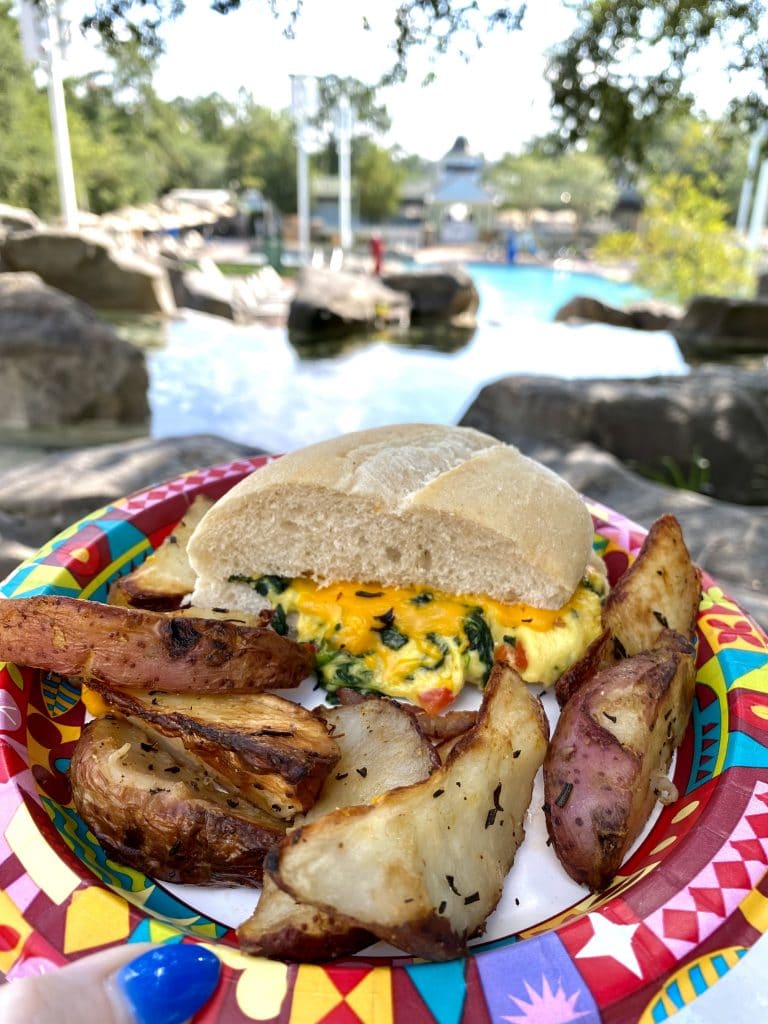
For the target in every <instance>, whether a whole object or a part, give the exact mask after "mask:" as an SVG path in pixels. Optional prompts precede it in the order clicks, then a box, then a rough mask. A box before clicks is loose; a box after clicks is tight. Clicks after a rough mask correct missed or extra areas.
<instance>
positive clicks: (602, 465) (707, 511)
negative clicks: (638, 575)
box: [524, 442, 768, 630]
mask: <svg viewBox="0 0 768 1024" xmlns="http://www.w3.org/2000/svg"><path fill="white" fill-rule="evenodd" d="M524 450H525V451H526V453H527V454H529V455H531V456H532V457H533V458H536V459H538V460H539V461H541V462H543V463H544V464H545V465H548V466H549V467H550V468H551V469H553V470H554V471H555V472H556V473H559V474H560V475H561V476H563V477H564V478H565V479H566V480H568V482H569V483H570V484H571V485H572V486H573V487H575V488H576V490H578V491H579V492H580V493H581V494H585V495H587V496H588V497H590V498H592V499H593V500H595V501H599V502H602V503H603V504H604V505H607V506H608V507H609V508H612V509H615V510H616V511H617V512H621V513H622V514H623V515H625V516H627V517H628V518H630V519H632V520H633V521H634V522H636V523H639V524H640V525H641V526H644V527H646V528H647V527H649V526H650V525H651V523H652V522H653V521H654V520H655V519H657V518H658V517H659V516H660V515H662V514H663V513H665V512H671V513H673V514H674V515H675V516H677V518H678V520H679V521H680V524H681V526H682V528H683V533H684V535H685V540H686V544H687V546H688V549H689V550H690V552H691V557H692V558H693V559H694V561H695V562H696V563H697V564H698V565H701V566H702V567H703V568H705V569H706V570H707V572H709V573H710V574H711V575H712V576H713V577H714V579H715V581H716V582H717V583H718V584H719V585H720V586H721V587H722V588H723V590H725V592H726V593H727V594H729V595H730V596H731V597H732V598H734V600H736V601H737V602H738V603H739V605H740V606H741V607H742V608H743V609H744V610H745V611H748V612H749V613H750V614H751V615H752V616H753V617H754V618H755V619H756V621H757V622H758V623H759V624H760V625H761V626H762V628H763V629H765V630H768V508H765V507H758V508H754V507H753V508H744V507H742V506H739V505H732V504H727V503H725V502H720V501H715V500H713V499H712V498H708V497H706V496H704V495H702V494H694V493H693V492H692V491H683V490H677V489H675V488H673V487H666V486H664V485H662V484H656V483H653V482H651V481H649V480H645V479H643V478H642V477H640V476H638V475H637V474H636V473H633V472H631V471H630V470H628V469H627V468H626V467H624V466H622V465H621V463H620V462H619V461H618V460H617V459H615V458H614V457H613V456H612V455H609V454H608V453H607V452H601V451H598V450H597V449H596V448H594V447H592V446H591V445H588V444H576V445H575V446H573V447H567V448H566V447H558V446H554V445H548V444H544V443H541V442H532V443H530V444H528V445H526V446H525V449H524Z"/></svg>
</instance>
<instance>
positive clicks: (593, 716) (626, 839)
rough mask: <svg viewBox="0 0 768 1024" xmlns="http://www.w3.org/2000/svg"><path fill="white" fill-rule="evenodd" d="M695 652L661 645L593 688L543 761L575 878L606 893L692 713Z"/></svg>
mask: <svg viewBox="0 0 768 1024" xmlns="http://www.w3.org/2000/svg"><path fill="white" fill-rule="evenodd" d="M694 682H695V672H694V662H693V647H692V645H690V644H689V643H688V642H687V641H686V640H685V639H684V638H683V637H680V636H678V635H677V634H672V633H671V632H670V633H667V634H665V635H664V636H663V637H662V639H661V642H660V646H659V648H657V649H655V650H653V651H648V652H645V653H643V654H638V655H636V656H635V657H632V658H627V659H625V660H624V661H621V662H619V663H618V664H617V665H615V666H613V667H612V668H609V669H606V670H604V671H602V672H599V673H598V674H597V675H596V676H594V677H593V678H592V679H591V680H589V681H588V682H586V683H584V684H583V685H582V686H581V688H580V689H579V690H578V691H577V692H576V693H575V694H573V695H572V696H571V697H570V699H569V700H568V701H567V703H566V704H565V706H564V708H563V709H562V711H561V713H560V718H559V720H558V723H557V726H556V728H555V732H554V735H553V737H552V741H551V743H550V747H549V751H548V753H547V757H546V760H545V762H544V792H545V814H546V819H547V828H548V831H549V835H550V837H551V839H552V843H553V846H554V850H555V853H556V854H557V856H558V858H559V860H560V861H561V863H562V865H563V867H564V868H565V870H566V871H567V872H568V874H569V875H570V876H571V877H572V878H573V879H574V880H575V881H577V882H580V883H582V884H584V885H587V886H589V888H590V889H593V890H600V889H604V888H605V887H606V886H607V885H608V884H609V882H610V881H611V879H612V878H613V877H614V875H615V874H616V872H617V871H618V869H619V868H620V866H621V863H622V861H623V859H624V857H625V856H626V853H627V851H628V850H629V848H630V846H631V845H632V843H633V842H634V841H635V839H636V838H637V836H638V835H639V834H640V832H641V831H642V829H643V826H644V825H645V822H646V821H647V819H648V817H649V815H650V813H651V810H652V808H653V805H654V803H655V802H656V799H657V793H656V792H655V779H656V778H657V777H658V776H659V775H660V774H664V773H666V772H667V771H668V769H669V765H670V762H671V759H672V754H673V751H674V750H675V748H676V747H677V746H678V745H679V744H680V742H681V740H682V737H683V734H684V732H685V728H686V725H687V723H688V719H689V717H690V713H691V706H692V702H693V689H694Z"/></svg>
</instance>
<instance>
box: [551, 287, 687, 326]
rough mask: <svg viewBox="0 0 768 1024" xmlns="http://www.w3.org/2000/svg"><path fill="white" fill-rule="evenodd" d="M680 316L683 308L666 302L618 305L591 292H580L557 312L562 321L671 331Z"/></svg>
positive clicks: (557, 317) (559, 320)
mask: <svg viewBox="0 0 768 1024" xmlns="http://www.w3.org/2000/svg"><path fill="white" fill-rule="evenodd" d="M679 319H680V311H679V310H678V309H677V308H676V307H674V306H669V305H667V304H665V303H661V302H643V303H636V304H635V305H632V306H627V308H626V309H617V308H616V307H615V306H609V305H607V304H606V303H605V302H600V300H599V299H593V298H590V297H589V296H588V295H577V296H576V297H575V298H573V299H571V300H570V302H566V304H565V305H564V306H561V308H560V309H559V310H558V311H557V313H555V320H556V321H558V322H560V323H573V322H574V321H576V322H580V321H584V320H588V321H595V322H597V323H602V324H610V325H611V326H613V327H628V328H631V329H632V330H635V331H668V330H670V329H671V327H672V324H674V323H676V322H677V321H678V320H679Z"/></svg>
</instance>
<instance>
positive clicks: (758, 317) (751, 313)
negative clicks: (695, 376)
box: [670, 295, 768, 361]
mask: <svg viewBox="0 0 768 1024" xmlns="http://www.w3.org/2000/svg"><path fill="white" fill-rule="evenodd" d="M670 329H671V331H672V333H673V334H674V336H675V340H676V341H677V343H678V345H679V346H680V351H681V352H682V353H683V356H684V357H685V358H686V360H694V361H696V360H698V361H701V360H704V359H725V360H728V359H732V358H733V357H734V356H748V355H762V354H764V353H768V297H765V298H762V299H761V298H757V299H754V300H752V301H748V300H746V299H726V298H723V297H721V296H714V295H701V296H699V297H698V298H695V299H693V300H692V301H691V303H690V305H689V306H688V309H687V311H686V313H685V316H684V317H683V318H682V320H680V321H679V322H678V323H677V324H674V325H673V326H672V327H671V328H670Z"/></svg>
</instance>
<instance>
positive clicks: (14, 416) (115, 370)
mask: <svg viewBox="0 0 768 1024" xmlns="http://www.w3.org/2000/svg"><path fill="white" fill-rule="evenodd" d="M0 358H1V359H2V367H3V372H2V374H0V427H1V428H3V429H4V430H5V432H8V431H10V432H25V431H30V430H32V431H35V430H45V429H50V428H55V429H58V428H60V427H62V426H64V425H71V424H82V423H85V422H93V421H98V422H101V423H106V424H125V425H130V426H132V427H134V428H135V427H141V428H143V427H144V426H145V425H146V424H147V423H148V421H149V403H148V401H147V388H148V378H147V370H146V365H145V360H144V354H143V353H142V352H141V351H140V350H139V349H137V348H135V347H134V346H133V345H131V344H130V343H129V342H127V341H123V339H122V338H120V337H119V336H118V335H117V333H116V332H115V330H114V329H113V328H112V327H111V326H110V325H109V324H107V323H106V322H104V321H103V320H101V319H100V318H99V317H97V316H96V314H95V313H94V312H93V310H91V309H89V307H88V306H86V305H85V304H84V303H82V302H79V301H78V300H77V299H73V298H72V297H71V296H69V295H65V294H64V293H63V292H60V291H58V290H57V289H55V288H50V287H48V286H47V285H45V284H43V282H42V281H41V280H40V278H39V277H37V275H36V274H14V273H6V274H0Z"/></svg>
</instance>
